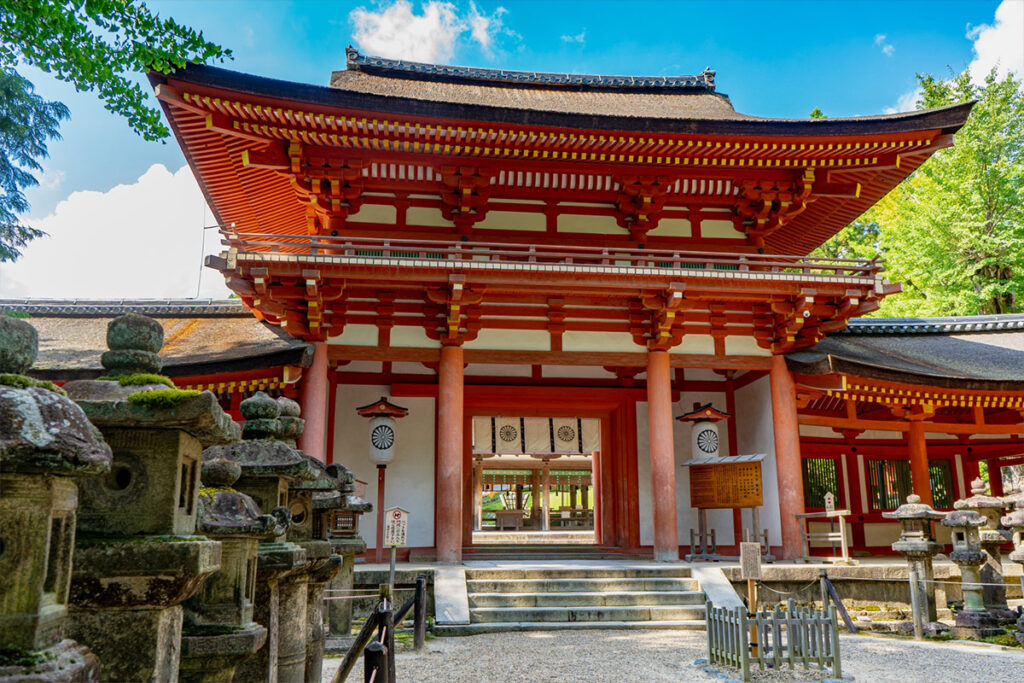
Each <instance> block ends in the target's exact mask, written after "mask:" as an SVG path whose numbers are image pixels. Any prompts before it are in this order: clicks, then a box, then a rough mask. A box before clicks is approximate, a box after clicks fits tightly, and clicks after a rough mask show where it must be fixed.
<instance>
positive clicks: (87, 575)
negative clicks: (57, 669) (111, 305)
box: [64, 314, 238, 681]
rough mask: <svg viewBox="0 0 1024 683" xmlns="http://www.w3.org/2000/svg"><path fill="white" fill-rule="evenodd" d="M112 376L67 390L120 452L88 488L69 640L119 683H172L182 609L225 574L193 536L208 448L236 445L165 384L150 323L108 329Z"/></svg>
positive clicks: (219, 414)
mask: <svg viewBox="0 0 1024 683" xmlns="http://www.w3.org/2000/svg"><path fill="white" fill-rule="evenodd" d="M107 345H108V346H109V347H110V350H109V351H107V352H106V353H104V354H103V356H102V359H101V363H102V364H103V367H104V368H106V370H107V372H108V373H109V376H108V377H107V378H101V379H98V380H77V381H73V382H68V383H67V384H66V385H65V387H64V388H65V390H66V391H67V392H68V395H69V397H70V398H71V399H72V400H74V401H75V402H76V403H78V405H79V406H81V408H82V410H83V411H84V412H85V414H86V416H87V417H88V418H89V419H90V420H91V421H92V423H93V424H94V425H96V426H97V427H98V428H99V429H100V431H101V432H102V433H103V436H104V438H105V439H106V441H107V443H108V444H110V446H111V448H112V450H113V464H112V467H111V471H110V474H108V475H106V476H104V477H100V478H96V479H92V480H89V481H86V482H83V485H82V487H81V496H80V500H81V507H80V513H79V516H78V525H77V526H78V528H77V538H76V542H75V563H74V569H73V573H72V580H71V619H70V622H69V628H68V632H69V634H71V635H73V637H74V638H75V639H77V640H79V641H81V642H84V643H86V644H88V645H89V646H90V647H91V648H92V649H93V651H94V652H96V654H98V655H99V657H100V659H101V660H102V661H103V678H104V679H105V680H111V681H174V680H176V679H177V678H178V666H179V660H178V655H179V652H180V648H181V628H182V616H183V613H182V607H181V603H182V602H183V601H184V600H186V599H188V598H189V597H191V596H192V595H193V594H194V593H195V592H196V591H197V590H198V589H199V588H200V586H201V585H202V584H203V582H204V581H205V580H206V579H207V577H209V576H210V575H211V574H213V573H214V572H215V571H217V570H218V569H220V562H221V546H220V544H219V543H217V542H216V541H211V540H209V539H206V538H203V537H198V536H196V535H195V529H196V516H197V511H198V510H197V507H198V497H199V464H200V454H201V453H202V449H203V447H204V446H208V445H211V444H216V443H226V442H230V441H233V440H235V439H237V438H238V428H237V426H236V425H235V424H234V423H233V422H232V421H231V418H230V417H229V416H228V415H227V414H226V413H225V412H224V411H223V410H221V408H220V406H219V405H218V403H217V399H216V397H215V396H214V395H213V394H211V393H210V392H202V393H200V392H196V391H181V390H178V389H174V388H172V387H173V385H172V384H171V382H170V380H169V379H167V378H165V377H161V376H159V375H156V374H151V373H156V372H159V370H160V367H161V361H160V357H159V356H158V355H157V352H158V351H159V350H160V348H161V346H162V345H163V328H162V327H161V326H160V324H159V323H158V322H156V321H155V320H153V319H151V318H147V317H146V316H142V315H134V314H130V315H124V316H120V317H118V318H115V319H114V320H112V321H111V322H110V324H109V325H108V327H107Z"/></svg>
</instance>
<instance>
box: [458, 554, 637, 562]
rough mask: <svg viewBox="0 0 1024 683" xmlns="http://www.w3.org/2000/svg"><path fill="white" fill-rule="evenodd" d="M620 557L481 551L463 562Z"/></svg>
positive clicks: (611, 557) (612, 556) (559, 560)
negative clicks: (512, 553)
mask: <svg viewBox="0 0 1024 683" xmlns="http://www.w3.org/2000/svg"><path fill="white" fill-rule="evenodd" d="M619 559H622V558H620V557H615V556H614V555H574V554H571V553H544V554H536V555H518V556H511V555H504V554H500V553H497V554H494V555H491V554H486V553H481V554H479V555H470V556H468V557H463V558H462V560H463V561H464V562H509V561H513V560H514V561H517V562H574V561H577V560H619Z"/></svg>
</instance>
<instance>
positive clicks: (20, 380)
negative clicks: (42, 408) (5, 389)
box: [0, 372, 68, 396]
mask: <svg viewBox="0 0 1024 683" xmlns="http://www.w3.org/2000/svg"><path fill="white" fill-rule="evenodd" d="M0 384H4V385H6V386H9V387H14V388H16V389H28V388H29V387H37V388H39V389H46V390H47V391H52V392H53V393H55V394H60V395H61V396H67V395H68V394H67V392H66V391H64V390H63V389H61V388H60V387H58V386H57V385H56V384H54V383H53V382H47V381H45V380H41V379H33V378H31V377H26V376H25V375H17V374H15V373H13V372H3V373H0Z"/></svg>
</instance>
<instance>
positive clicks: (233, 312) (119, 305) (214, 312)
mask: <svg viewBox="0 0 1024 683" xmlns="http://www.w3.org/2000/svg"><path fill="white" fill-rule="evenodd" d="M4 311H10V312H20V313H27V314H29V315H30V316H33V317H36V318H106V317H116V316H119V315H124V314H125V313H141V314H143V315H148V316H149V317H151V318H183V317H190V318H251V317H252V313H250V312H249V311H248V310H246V308H245V307H244V306H242V301H241V299H0V313H2V312H4Z"/></svg>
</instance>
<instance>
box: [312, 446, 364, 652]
mask: <svg viewBox="0 0 1024 683" xmlns="http://www.w3.org/2000/svg"><path fill="white" fill-rule="evenodd" d="M328 469H329V470H331V469H333V470H334V472H335V476H336V478H337V479H338V484H339V489H338V491H334V492H323V493H314V494H313V510H314V513H316V517H315V520H318V523H319V525H320V526H321V528H322V529H323V530H324V532H325V533H326V534H327V538H328V539H329V540H330V541H331V547H332V548H333V549H334V552H335V553H337V554H338V555H341V558H342V561H341V569H340V570H339V571H338V574H337V575H336V576H335V577H334V580H333V581H332V582H331V583H330V584H329V588H330V589H332V590H336V591H343V592H347V591H351V590H352V588H353V585H354V583H355V558H356V555H360V554H362V553H364V552H366V541H365V540H363V538H362V536H360V535H359V516H360V515H363V514H366V513H368V512H372V511H373V504H372V503H368V502H367V501H365V500H363V499H362V498H360V497H359V496H357V495H355V490H356V485H355V482H356V478H355V475H354V474H352V472H351V470H349V469H348V468H347V467H345V466H344V465H341V464H339V463H334V464H333V465H330V466H329V467H328ZM328 603H329V604H328V608H327V612H328V615H327V616H328V624H329V629H330V633H331V635H336V636H341V637H348V636H350V635H352V601H351V600H330V601H328Z"/></svg>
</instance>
